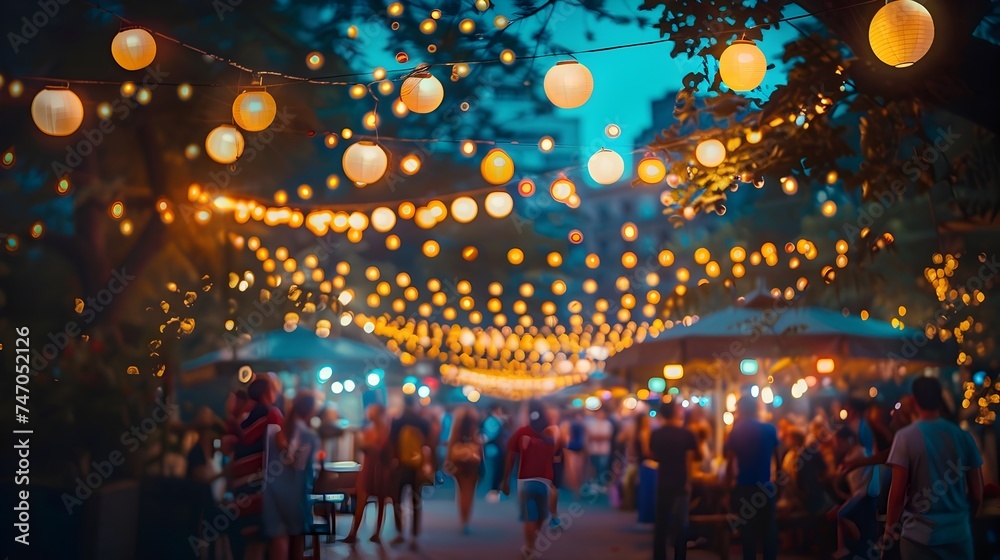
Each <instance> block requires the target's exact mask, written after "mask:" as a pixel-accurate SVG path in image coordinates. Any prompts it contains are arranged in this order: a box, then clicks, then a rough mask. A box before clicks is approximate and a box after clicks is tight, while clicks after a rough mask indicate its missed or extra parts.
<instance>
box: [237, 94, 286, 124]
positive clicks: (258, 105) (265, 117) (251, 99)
mask: <svg viewBox="0 0 1000 560" xmlns="http://www.w3.org/2000/svg"><path fill="white" fill-rule="evenodd" d="M277 113H278V106H277V104H275V102H274V98H273V97H271V94H270V93H267V92H266V91H264V90H257V91H244V92H243V93H241V94H239V95H238V96H237V97H236V101H233V120H234V121H236V124H237V125H239V127H240V128H242V129H243V130H246V131H249V132H259V131H261V130H264V129H265V128H267V127H269V126H271V123H272V122H274V116H275V115H276V114H277Z"/></svg>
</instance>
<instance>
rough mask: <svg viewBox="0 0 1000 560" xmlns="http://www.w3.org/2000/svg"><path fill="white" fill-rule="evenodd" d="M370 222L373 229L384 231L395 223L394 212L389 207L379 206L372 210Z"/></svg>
mask: <svg viewBox="0 0 1000 560" xmlns="http://www.w3.org/2000/svg"><path fill="white" fill-rule="evenodd" d="M371 223H372V228H374V229H375V231H377V232H380V233H385V232H387V231H389V230H391V229H392V228H393V227H394V226H395V225H396V213H395V212H393V211H392V209H390V208H386V207H385V206H379V207H378V208H376V209H374V210H372V219H371Z"/></svg>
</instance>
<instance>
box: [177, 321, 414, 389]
mask: <svg viewBox="0 0 1000 560" xmlns="http://www.w3.org/2000/svg"><path fill="white" fill-rule="evenodd" d="M359 333H360V334H359ZM359 333H351V332H350V331H347V330H346V329H345V330H341V331H339V336H332V335H331V336H330V337H328V338H321V337H319V336H316V334H315V333H314V332H312V331H310V330H307V329H295V330H293V331H292V332H286V331H284V330H275V331H270V332H266V333H262V334H258V335H255V336H253V338H252V339H251V340H250V341H249V342H247V343H246V344H244V345H242V346H238V347H235V348H234V347H226V348H222V349H220V350H216V351H214V352H210V353H208V354H206V355H204V356H201V357H199V358H196V359H193V360H190V361H187V362H184V363H183V364H181V370H182V376H181V377H182V383H184V382H185V381H187V382H188V383H191V382H197V381H198V380H199V379H204V378H206V377H207V378H210V377H214V376H215V371H217V370H219V371H221V370H223V369H225V370H228V369H230V368H228V367H225V366H235V367H237V368H238V367H241V366H243V365H249V366H252V367H254V368H255V369H256V368H274V367H277V366H280V365H285V366H288V365H302V366H305V365H310V364H332V365H334V366H336V367H337V369H338V370H340V371H348V370H357V371H358V373H361V372H363V371H367V370H371V369H381V370H383V371H384V372H385V373H386V374H387V375H388V374H400V373H401V372H402V370H403V366H402V364H400V362H399V359H398V358H397V357H396V356H395V355H394V354H393V353H392V352H390V351H389V350H387V349H386V348H385V346H382V345H381V344H379V343H378V339H375V338H374V337H371V339H372V341H371V342H368V341H364V339H363V336H365V337H367V336H370V335H368V334H367V333H363V332H360V331H359ZM220 366H221V367H220ZM185 384H186V383H185Z"/></svg>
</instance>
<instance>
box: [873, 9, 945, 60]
mask: <svg viewBox="0 0 1000 560" xmlns="http://www.w3.org/2000/svg"><path fill="white" fill-rule="evenodd" d="M868 42H869V43H870V44H871V46H872V51H874V52H875V56H877V57H878V59H879V60H881V61H882V62H884V63H886V64H888V65H889V66H894V67H896V68H906V67H907V66H912V65H913V64H914V63H915V62H917V61H918V60H920V59H921V58H923V57H924V55H926V54H927V51H928V50H930V48H931V44H932V43H933V42H934V20H933V19H932V18H931V14H930V12H928V11H927V8H925V7H923V6H922V5H921V4H919V3H917V2H914V1H913V0H895V1H894V2H888V3H886V5H885V6H882V8H881V9H879V11H878V12H877V13H876V14H875V17H874V18H872V23H871V25H870V26H869V28H868Z"/></svg>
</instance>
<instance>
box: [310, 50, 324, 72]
mask: <svg viewBox="0 0 1000 560" xmlns="http://www.w3.org/2000/svg"><path fill="white" fill-rule="evenodd" d="M306 66H307V67H309V69H310V70H319V69H320V68H322V67H323V55H322V54H320V53H318V52H316V51H313V52H311V53H309V54H307V55H306Z"/></svg>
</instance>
